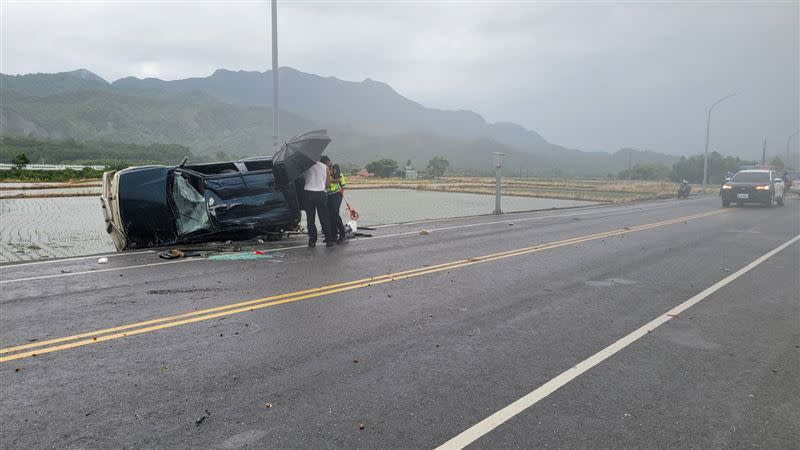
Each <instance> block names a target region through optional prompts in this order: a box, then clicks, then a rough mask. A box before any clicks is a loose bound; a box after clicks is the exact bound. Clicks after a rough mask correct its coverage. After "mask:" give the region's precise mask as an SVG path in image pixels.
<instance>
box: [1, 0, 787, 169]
mask: <svg viewBox="0 0 800 450" xmlns="http://www.w3.org/2000/svg"><path fill="white" fill-rule="evenodd" d="M278 8H279V18H278V21H279V39H278V41H279V49H280V65H281V66H290V67H294V68H296V69H298V70H301V71H305V72H310V73H314V74H318V75H321V76H333V77H337V78H341V79H345V80H355V81H360V80H363V79H365V78H372V79H375V80H379V81H383V82H385V83H387V84H389V85H390V86H392V87H393V88H394V89H395V90H396V91H397V92H399V93H400V94H402V95H404V96H406V97H408V98H410V99H412V100H414V101H417V102H419V103H421V104H423V105H426V106H430V107H435V108H441V109H468V110H472V111H475V112H478V113H479V114H482V115H484V117H486V119H487V120H489V121H491V122H496V121H510V122H515V123H519V124H521V125H523V126H525V127H527V128H529V129H532V130H535V131H536V132H538V133H540V134H541V135H542V136H544V137H545V138H546V139H548V140H549V141H550V142H554V143H557V144H560V145H563V146H566V147H570V148H577V149H581V150H587V151H595V150H602V151H615V150H617V149H619V148H622V147H635V148H642V149H648V150H654V151H658V152H663V153H668V154H674V155H688V154H696V153H699V152H702V150H703V148H704V143H705V132H706V130H705V127H706V121H705V119H706V112H707V108H708V106H709V105H710V104H712V103H713V102H714V101H715V100H717V99H719V98H721V97H724V96H726V95H728V94H730V93H736V94H737V95H736V96H735V97H734V98H732V99H730V100H728V101H726V102H725V103H723V104H722V105H720V106H719V107H718V108H717V109H716V110H715V112H714V118H713V123H712V131H711V149H712V150H718V151H720V152H722V153H725V154H734V155H739V156H742V157H747V158H753V159H756V158H759V157H760V153H761V146H762V141H763V139H764V138H766V139H767V143H768V146H769V147H770V149H772V150H774V152H775V153H776V154H780V153H782V151H783V150H784V149H785V146H786V142H787V138H788V136H790V135H791V134H792V133H794V132H795V131H796V130H797V128H798V122H800V119H799V118H798V116H799V113H798V111H799V110H800V106H799V105H798V104H799V103H800V101H799V100H798V98H800V87H799V84H800V81H798V80H800V64H799V63H798V61H799V60H800V32H799V31H798V30H799V29H800V25H798V24H799V23H800V4H798V2H743V3H735V4H732V3H724V2H704V3H699V4H695V3H683V2H681V3H658V4H644V3H639V4H637V3H605V2H604V3H599V2H598V3H538V2H508V3H495V2H478V3H474V2H449V3H437V2H372V3H367V2H337V3H336V4H331V3H327V2H279V3H278ZM270 64H271V60H270V41H269V3H268V2H124V3H123V2H107V3H99V2H63V3H62V2H59V3H55V2H46V3H44V2H43V3H28V2H6V1H4V2H3V3H2V69H1V70H0V71H2V72H3V73H6V74H24V73H36V72H61V71H69V70H75V69H77V68H86V69H89V70H91V71H93V72H95V73H97V74H98V75H100V76H102V77H104V78H105V79H107V80H109V81H113V80H116V79H119V78H122V77H126V76H131V75H132V76H136V77H156V78H161V79H165V80H172V79H181V78H188V77H205V76H208V75H210V74H211V73H213V72H214V70H216V69H218V68H226V69H230V70H257V71H265V70H268V69H269V67H270ZM797 140H798V139H796V140H795V141H797ZM793 147H794V148H796V143H795V145H793Z"/></svg>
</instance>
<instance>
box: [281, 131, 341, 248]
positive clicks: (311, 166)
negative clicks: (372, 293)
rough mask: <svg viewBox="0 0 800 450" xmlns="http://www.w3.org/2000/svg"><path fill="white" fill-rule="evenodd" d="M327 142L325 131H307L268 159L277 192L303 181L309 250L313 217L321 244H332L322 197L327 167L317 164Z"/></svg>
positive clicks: (313, 239) (314, 236) (313, 243)
mask: <svg viewBox="0 0 800 450" xmlns="http://www.w3.org/2000/svg"><path fill="white" fill-rule="evenodd" d="M330 142H331V138H330V137H329V136H328V132H327V131H326V130H315V131H309V132H306V133H301V134H298V135H297V136H295V137H293V138H292V139H289V141H287V142H284V143H283V145H281V146H280V148H279V149H278V151H276V152H275V154H274V155H273V156H272V167H273V172H274V174H275V182H276V184H277V186H279V187H280V188H281V189H282V188H284V187H287V186H289V185H290V183H292V182H293V181H295V180H297V179H298V178H300V177H303V178H305V181H304V183H305V184H304V188H303V202H302V203H303V210H305V212H306V220H307V227H306V228H307V229H308V246H309V247H315V246H316V245H317V224H316V216H317V215H319V222H320V225H322V233H323V234H324V235H325V243H326V244H327V246H328V247H330V246H332V245H334V242H333V238H332V235H331V227H330V226H329V222H330V215H329V213H328V208H327V202H326V200H327V199H326V198H325V190H326V188H327V186H328V185H329V184H330V182H331V178H330V172H329V170H328V166H326V165H325V164H323V163H321V162H320V159H321V157H322V152H324V151H325V147H327V146H328V144H329V143H330Z"/></svg>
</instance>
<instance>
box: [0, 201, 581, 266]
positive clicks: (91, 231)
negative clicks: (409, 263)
mask: <svg viewBox="0 0 800 450" xmlns="http://www.w3.org/2000/svg"><path fill="white" fill-rule="evenodd" d="M346 198H347V200H348V201H350V203H351V205H352V206H353V207H355V208H356V209H357V210H358V212H359V214H360V215H361V219H360V220H359V222H358V223H359V225H361V226H369V225H380V224H388V223H398V222H412V221H418V220H426V219H442V218H448V217H460V216H470V215H476V214H488V213H490V212H491V211H492V210H493V209H494V197H493V196H490V195H478V194H459V193H445V192H427V191H414V190H405V189H363V190H352V191H348V192H347V197H346ZM589 204H592V203H591V202H579V201H572V200H553V199H543V198H529V197H504V198H503V211H505V212H513V211H527V210H532V209H549V208H563V207H569V206H581V205H589ZM342 217H343V218H345V217H346V211H345V208H344V205H342ZM375 233H376V234H380V232H379V231H377V232H375ZM113 251H114V246H113V244H112V243H111V240H110V239H109V237H108V235H107V234H106V232H105V228H104V223H103V213H102V210H101V208H100V200H98V198H96V197H62V198H29V199H28V198H26V199H2V200H0V262H13V261H24V260H33V259H43V258H57V257H68V256H79V255H88V254H94V253H103V252H113Z"/></svg>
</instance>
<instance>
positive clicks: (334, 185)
mask: <svg viewBox="0 0 800 450" xmlns="http://www.w3.org/2000/svg"><path fill="white" fill-rule="evenodd" d="M345 186H347V182H346V181H345V179H344V174H339V179H338V180H332V181H331V184H329V185H328V193H329V194H332V193H334V192H339V191H340V190H341V189H344V187H345Z"/></svg>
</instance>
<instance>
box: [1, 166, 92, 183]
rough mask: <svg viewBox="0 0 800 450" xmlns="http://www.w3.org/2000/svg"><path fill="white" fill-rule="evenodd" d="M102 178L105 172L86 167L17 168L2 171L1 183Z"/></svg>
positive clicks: (74, 180)
mask: <svg viewBox="0 0 800 450" xmlns="http://www.w3.org/2000/svg"><path fill="white" fill-rule="evenodd" d="M101 178H103V171H102V170H95V169H92V168H90V167H86V168H84V169H82V170H72V169H65V170H29V169H17V168H14V169H11V170H0V181H4V182H25V183H35V182H76V181H86V180H99V179H101ZM68 187H72V186H68Z"/></svg>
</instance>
